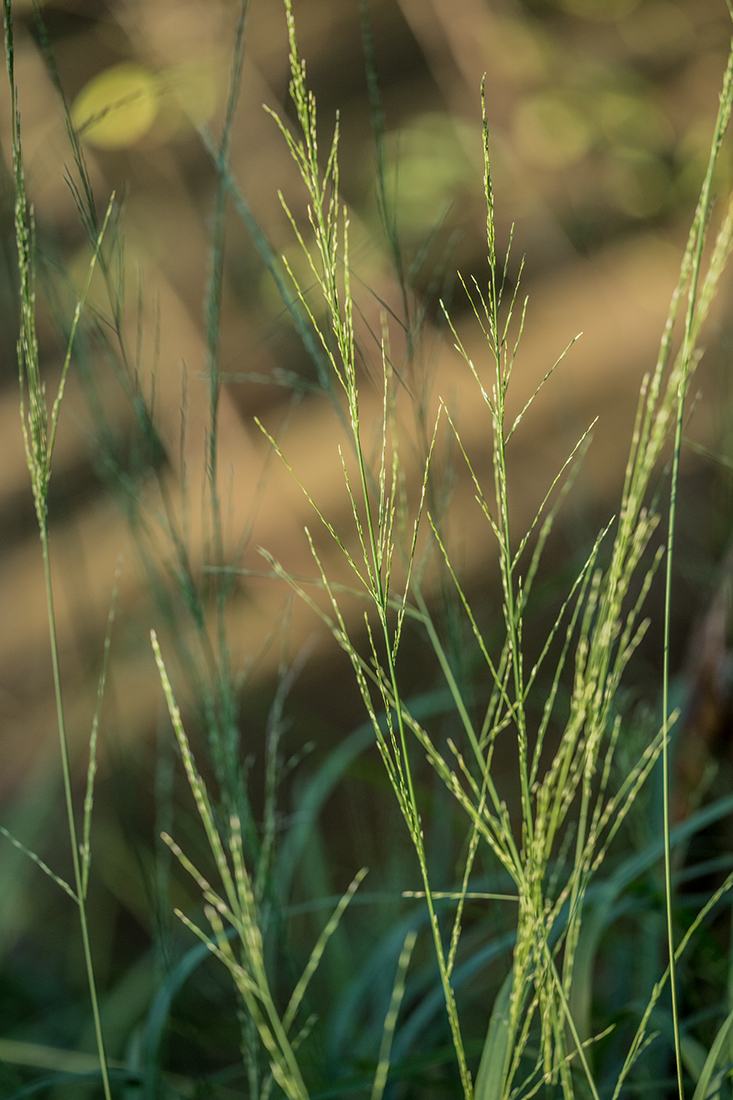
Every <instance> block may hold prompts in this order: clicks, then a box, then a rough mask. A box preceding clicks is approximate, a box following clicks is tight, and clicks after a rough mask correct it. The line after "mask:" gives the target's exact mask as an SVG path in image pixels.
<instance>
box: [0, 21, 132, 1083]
mask: <svg viewBox="0 0 733 1100" xmlns="http://www.w3.org/2000/svg"><path fill="white" fill-rule="evenodd" d="M3 17H4V27H5V57H6V63H7V68H8V78H9V82H10V101H11V112H12V153H13V185H14V194H15V219H14V226H15V240H16V245H17V249H18V274H19V298H20V335H19V338H18V349H17V350H18V370H19V387H20V416H21V425H22V429H23V441H24V445H25V452H26V461H27V465H28V471H29V473H30V477H31V487H32V491H33V500H34V503H35V509H36V519H37V522H38V532H39V536H40V540H41V554H42V557H43V576H44V586H45V593H46V612H47V617H48V629H49V639H50V645H51V666H52V670H53V685H54V697H55V702H56V720H57V726H58V735H59V750H60V754H61V770H62V775H63V782H64V796H65V803H66V816H67V824H68V830H69V844H70V847H71V858H72V865H73V871H74V891H73V894H72V896H73V897H74V900H75V902H76V905H77V909H78V912H79V926H80V930H81V937H82V944H83V950H84V963H85V967H86V974H87V982H88V986H89V996H90V1001H91V1008H92V1016H93V1020H94V1032H95V1038H96V1042H97V1050H98V1054H99V1063H100V1070H101V1074H102V1084H103V1088H104V1094H105V1097H106V1098H107V1100H111V1092H110V1084H109V1075H108V1071H107V1057H106V1053H105V1047H104V1037H103V1034H102V1025H101V1019H100V1014H99V1001H98V997H97V987H96V982H95V978H94V965H93V961H92V952H91V943H90V937H89V923H88V920H87V910H86V892H87V878H88V867H89V820H90V814H91V807H92V790H91V787H92V785H93V770H92V769H93V765H92V763H91V760H90V777H89V785H88V790H87V797H86V799H85V808H84V842H85V843H84V849H83V853H82V852H80V848H79V842H78V839H77V827H76V813H75V806H74V798H73V792H72V787H71V765H70V760H69V742H68V736H67V731H66V718H65V715H64V705H63V697H62V690H61V673H60V669H59V649H58V635H57V630H56V614H55V606H54V595H53V585H52V580H51V555H50V549H49V531H48V493H49V486H50V480H51V464H52V458H53V449H54V443H55V439H56V431H57V428H58V423H59V415H60V412H61V402H62V399H63V394H64V387H65V384H66V378H67V375H68V372H69V367H70V364H71V355H72V349H73V342H74V337H75V335H76V331H77V327H78V324H79V318H80V316H81V312H82V309H83V307H84V303H85V301H86V298H87V295H88V292H89V287H90V285H91V281H92V276H93V274H94V269H95V266H96V263H97V259H98V257H99V252H100V249H101V247H102V239H103V236H104V232H105V230H106V228H107V223H108V221H109V218H110V215H111V212H112V205H113V202H114V195H113V196H112V198H111V200H110V203H109V205H108V207H107V212H106V214H105V218H104V221H103V223H102V226H101V229H100V230H99V233H98V236H97V239H96V244H95V247H94V251H93V254H92V257H91V260H90V262H89V267H88V271H87V278H86V283H85V286H84V289H83V291H82V294H81V296H80V297H79V299H78V301H77V305H76V309H75V311H74V317H73V321H72V325H71V331H70V335H69V340H68V344H67V348H66V354H65V356H64V361H63V364H62V368H61V376H60V379H59V383H58V389H57V392H56V397H55V399H54V402H53V405H52V407H51V414H50V420H49V414H48V408H47V405H46V392H45V383H44V381H43V380H42V378H41V368H40V360H39V351H38V340H37V336H36V297H35V277H34V249H35V233H34V222H33V214H32V211H29V209H28V200H27V197H26V190H25V177H24V172H23V160H22V146H21V122H20V108H19V105H18V96H17V88H16V84H15V67H14V41H13V22H12V11H11V0H3ZM26 395H27V411H26ZM90 751H91V752H92V753H93V752H94V751H95V744H94V734H93V741H92V745H91V746H90ZM54 877H55V876H54Z"/></svg>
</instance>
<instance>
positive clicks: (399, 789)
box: [271, 0, 472, 1097]
mask: <svg viewBox="0 0 733 1100" xmlns="http://www.w3.org/2000/svg"><path fill="white" fill-rule="evenodd" d="M285 10H286V18H287V25H288V38H289V45H290V69H291V83H290V94H291V98H292V100H293V103H294V105H295V109H296V113H297V116H298V121H299V124H300V127H301V132H302V139H296V138H295V137H293V136H292V135H291V133H290V131H289V130H288V129H287V128H286V127H285V125H284V124H283V123H282V122H281V121H280V119H279V118H277V116H274V117H275V120H276V122H277V123H278V125H279V127H280V130H281V132H282V134H283V135H284V137H285V140H286V142H287V144H288V147H289V149H290V152H291V155H292V157H293V159H294V161H295V162H296V164H297V166H298V169H299V171H300V174H301V177H302V179H303V181H304V183H305V185H306V188H307V190H308V193H309V195H310V200H311V201H310V205H309V207H308V218H309V221H310V225H311V229H312V231H313V237H314V246H313V248H310V247H309V246H308V245H307V244H306V241H305V239H304V237H303V235H302V233H301V231H300V229H299V228H298V226H297V223H296V220H295V218H294V216H293V215H292V213H291V211H290V209H289V208H288V206H287V204H286V203H285V201H284V199H283V197H282V195H281V196H280V197H281V202H282V205H283V208H284V210H285V212H286V214H287V216H288V218H289V220H290V222H291V225H292V227H293V230H294V232H295V235H296V237H297V239H298V241H299V243H300V245H301V247H302V249H303V252H304V255H305V257H306V259H307V260H308V262H309V264H310V267H311V271H312V273H313V275H314V277H315V279H316V282H317V284H318V286H319V288H320V290H321V293H322V295H323V299H324V303H325V305H326V309H327V314H328V324H329V327H330V333H331V334H332V336H333V338H334V339H335V344H336V348H335V350H334V349H333V348H332V346H331V341H330V339H329V337H328V336H327V335H326V332H325V331H324V330H323V329H322V328H321V326H320V322H319V321H318V319H317V318H316V316H315V314H314V312H313V309H312V307H311V305H310V304H309V302H308V300H307V299H306V297H305V295H304V293H303V292H302V290H301V288H300V286H299V284H298V281H297V279H296V278H295V276H294V275H293V273H292V270H290V268H288V270H289V273H290V275H291V278H292V279H293V283H294V286H295V288H296V291H297V293H298V295H299V297H300V299H301V302H302V304H303V306H304V308H305V310H306V312H307V314H308V315H309V317H310V319H311V323H312V324H313V327H314V329H315V331H316V333H317V335H318V337H319V338H320V340H321V343H322V345H323V347H324V351H325V353H326V355H327V357H328V359H329V361H330V363H331V365H332V367H333V370H334V372H335V374H336V377H337V379H338V381H339V382H340V384H341V387H342V389H343V391H344V394H345V397H346V401H347V405H348V412H349V422H350V428H351V434H352V438H353V443H354V453H355V457H356V462H357V466H358V477H359V490H360V501H361V508H359V507H358V506H357V502H356V497H355V495H354V492H353V491H352V487H351V485H350V482H349V475H348V472H347V468H346V464H345V462H344V460H343V457H342V465H343V471H344V478H345V483H346V487H347V491H348V493H349V497H350V500H351V505H352V510H353V516H354V522H355V525H356V530H357V533H358V537H359V542H360V547H361V551H362V557H363V563H364V571H363V572H362V571H361V568H360V567H358V566H357V565H356V563H355V562H354V560H353V558H352V557H351V556H350V554H348V552H346V549H345V547H344V545H343V543H342V542H341V540H340V539H339V538H338V536H337V535H336V533H335V531H334V530H333V528H332V527H331V525H330V524H329V523H328V522H327V521H325V520H324V522H325V524H326V527H327V529H328V530H329V532H330V533H331V535H332V536H333V537H334V538H335V539H336V541H337V543H338V544H339V546H340V547H341V548H342V550H344V552H345V553H346V554H347V559H348V560H349V562H350V564H351V566H352V568H353V569H354V571H355V573H356V576H357V578H358V580H359V582H360V584H361V585H363V586H364V588H365V589H366V590H367V592H368V593H369V595H370V597H371V599H372V602H373V604H374V606H375V609H376V612H377V616H378V619H379V626H380V634H381V643H382V649H383V652H382V654H381V659H380V656H379V655H378V654H377V649H376V646H375V641H374V638H373V636H372V633H371V629H370V628H369V625H368V621H367V627H368V629H369V637H370V646H371V648H372V652H373V658H374V662H375V668H376V669H377V670H380V669H381V667H382V665H381V662H382V661H384V662H385V667H384V672H383V674H378V676H377V685H378V688H379V691H380V694H381V695H382V698H383V701H384V705H385V713H386V715H387V720H388V724H389V736H390V740H391V749H390V748H388V747H387V743H384V742H382V741H381V733H380V731H379V726H378V723H377V722H376V716H375V715H374V712H373V709H372V706H371V702H370V701H369V689H368V687H367V684H366V680H365V678H364V675H363V671H362V668H361V662H360V660H359V658H358V657H357V655H356V653H355V651H354V650H353V647H349V648H348V649H347V652H349V655H350V657H351V659H352V664H353V665H354V671H355V673H356V676H357V682H358V683H359V687H360V690H361V692H362V695H363V697H364V700H365V703H366V704H367V708H368V711H369V713H370V714H371V715H372V718H373V720H374V722H375V731H376V732H377V737H378V741H379V742H380V747H381V748H382V755H383V759H384V760H385V764H386V765H387V768H388V772H389V774H390V779H391V782H392V785H393V789H394V790H395V794H396V795H397V798H398V803H399V805H400V808H401V810H402V813H403V815H404V817H405V820H406V822H407V825H408V829H409V833H410V836H411V838H412V841H413V845H414V846H415V850H416V853H417V856H418V862H419V866H420V873H421V877H422V879H423V886H424V890H425V896H426V899H427V905H428V909H429V914H430V923H431V929H432V933H433V939H434V943H435V949H436V956H437V960H438V966H439V970H440V976H441V983H442V985H443V991H444V996H445V1000H446V1007H447V1011H448V1018H449V1022H450V1027H451V1032H452V1037H453V1043H454V1046H455V1050H456V1055H457V1059H458V1064H459V1070H460V1074H461V1081H462V1087H463V1091H464V1095H465V1096H466V1097H470V1096H471V1095H472V1083H471V1077H470V1073H469V1070H468V1066H467V1062H466V1056H465V1051H464V1046H463V1040H462V1037H461V1031H460V1025H459V1021H458V1012H457V1007H456V1003H455V996H454V993H453V989H452V987H451V984H450V976H449V971H448V966H447V962H446V957H445V951H444V948H443V944H442V939H441V932H440V928H439V924H438V918H437V913H436V910H435V905H434V902H433V898H432V893H431V885H430V880H429V875H428V868H427V857H426V853H425V848H424V838H423V832H422V825H421V822H420V813H419V809H418V804H417V796H416V793H415V784H414V779H413V775H412V763H411V759H410V754H409V751H408V747H407V733H406V728H405V720H404V707H403V703H402V698H401V689H400V686H399V682H398V678H397V673H396V658H397V651H398V648H399V642H400V630H401V623H402V619H403V616H404V601H405V599H406V596H407V587H406V589H405V596H404V599H403V601H402V610H401V611H400V613H399V614H398V621H397V626H396V629H395V631H394V633H393V632H392V629H391V627H390V624H389V619H388V613H389V592H390V578H391V569H392V559H393V552H394V541H393V530H394V529H393V524H394V518H395V509H396V499H395V495H396V491H397V485H396V470H397V459H396V453H395V452H393V454H392V457H391V461H390V462H387V459H386V451H385V449H386V445H387V435H388V407H389V403H390V399H389V396H388V387H389V377H390V372H389V370H388V369H387V362H386V354H385V353H384V350H383V359H384V364H383V365H384V386H385V389H384V417H383V424H382V453H381V460H380V467H379V475H378V479H377V481H378V490H377V492H378V499H377V501H376V502H375V501H374V500H373V494H372V488H371V481H370V477H369V474H368V471H367V465H366V459H365V456H364V449H363V446H362V440H361V431H360V413H359V391H358V386H357V381H356V365H355V342H354V324H353V299H352V295H351V286H350V268H349V240H348V218H347V215H346V211H345V209H342V208H341V202H340V195H339V165H338V138H339V122H338V116H337V119H336V125H335V130H334V135H333V139H332V142H331V146H330V150H329V153H328V157H327V161H326V166H325V169H323V171H322V172H321V168H320V165H319V161H318V138H317V123H316V103H315V97H314V96H313V93H312V92H310V91H309V90H308V88H307V85H306V79H305V63H304V62H303V61H302V60H301V59H300V56H299V53H298V45H297V39H296V34H295V21H294V16H293V11H292V3H291V0H285ZM286 266H287V264H286ZM340 276H341V277H340ZM340 283H341V285H339V284H340ZM436 427H437V426H436ZM271 441H272V442H273V443H274V440H271ZM388 470H389V472H390V474H391V480H390V481H389V483H388ZM426 483H427V468H426V474H425V479H424V482H423V499H424V490H425V486H426ZM312 503H313V502H312ZM314 506H315V505H314ZM316 510H317V509H316ZM375 512H376V516H377V519H376V523H375ZM319 515H320V513H319ZM321 518H322V519H324V517H322V516H321ZM416 531H417V524H416V526H415V535H416ZM311 549H312V552H313V554H314V557H315V559H316V561H317V562H318V556H317V555H316V553H315V547H314V545H313V543H312V540H311ZM414 553H415V544H414V540H413V546H412V548H411V556H410V557H409V558H408V561H409V565H408V581H409V571H410V570H411V568H412V562H413V560H414ZM319 569H320V571H321V575H322V579H323V581H324V584H325V585H326V587H328V585H327V580H326V577H325V574H324V573H323V569H322V567H321V566H320V565H319ZM330 598H331V602H332V605H333V607H334V611H335V612H336V616H337V619H339V621H340V631H341V633H342V636H344V637H346V630H345V627H344V625H343V620H342V619H341V617H340V612H339V610H338V605H337V603H336V601H335V599H334V597H333V594H332V593H330ZM393 721H394V723H395V725H396V731H395V730H393V728H392V722H393ZM395 732H396V739H395Z"/></svg>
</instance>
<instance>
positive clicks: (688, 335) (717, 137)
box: [662, 48, 733, 1100]
mask: <svg viewBox="0 0 733 1100" xmlns="http://www.w3.org/2000/svg"><path fill="white" fill-rule="evenodd" d="M732 109H733V48H732V50H731V53H730V55H729V58H728V65H727V67H726V70H725V75H724V78H723V88H722V91H721V94H720V106H719V108H718V117H717V119H716V123H715V130H714V132H713V138H712V142H711V147H710V156H709V158H708V165H707V171H706V173H705V179H704V181H703V185H702V190H701V192H700V200H699V203H698V208H697V211H696V213H695V220H694V222H693V226H692V231H691V235H690V242H689V245H688V251H689V253H690V255H691V270H690V276H689V287H688V290H687V309H686V311H685V328H684V336H683V342H682V348H681V351H680V359H681V364H682V369H681V371H680V377H679V384H678V388H677V400H676V406H677V408H676V419H675V429H674V447H673V452H672V472H671V480H670V493H669V513H668V515H669V521H668V528H667V561H666V571H665V584H664V638H663V649H664V660H663V672H662V714H663V723H664V730H663V739H662V770H663V777H662V792H663V815H664V892H665V910H666V922H667V945H668V953H669V987H670V994H671V999H672V1027H673V1032H674V1046H675V1063H676V1070H677V1091H678V1095H679V1100H684V1084H683V1079H682V1049H681V1043H680V1023H679V1007H678V1003H677V978H676V963H675V939H674V894H673V888H672V856H671V849H670V839H669V830H670V794H669V787H670V760H669V734H670V728H671V717H670V706H669V645H670V633H671V611H672V573H673V560H674V557H673V551H674V537H675V524H676V520H677V488H678V482H679V468H680V452H681V448H682V423H683V413H684V407H685V399H686V396H687V386H688V381H689V376H690V368H691V364H692V358H693V355H694V354H695V349H696V338H697V332H698V329H699V325H697V324H696V320H697V314H698V312H699V296H700V293H701V292H702V297H703V299H705V298H707V300H708V301H709V300H710V298H711V297H712V293H713V292H714V288H715V285H716V284H717V280H718V278H719V276H720V273H721V272H722V269H723V267H724V266H725V263H726V261H727V259H728V256H729V254H730V250H731V244H732V243H733V204H731V203H729V207H728V211H727V215H726V218H725V220H724V223H723V227H722V229H721V230H720V233H719V234H718V239H717V242H716V248H715V251H714V254H713V257H712V260H711V263H710V268H709V276H708V280H707V285H703V287H702V288H701V287H700V279H701V270H702V258H703V248H704V245H705V238H706V227H707V221H708V217H709V210H710V205H711V197H712V187H713V174H714V171H715V167H716V164H717V160H718V154H719V152H720V147H721V144H722V141H723V137H724V135H725V131H726V129H727V127H728V122H729V121H730V116H731V110H732Z"/></svg>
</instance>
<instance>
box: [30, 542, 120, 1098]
mask: <svg viewBox="0 0 733 1100" xmlns="http://www.w3.org/2000/svg"><path fill="white" fill-rule="evenodd" d="M40 535H41V550H42V553H43V575H44V581H45V587H46V612H47V615H48V632H49V637H50V641H51V665H52V668H53V687H54V695H55V698H56V719H57V724H58V731H59V749H60V752H61V771H62V774H63V777H64V795H65V800H66V817H67V821H68V826H69V842H70V844H71V858H72V863H73V867H74V886H75V889H76V896H75V898H74V900H75V901H76V904H77V906H78V908H79V925H80V927H81V938H82V943H83V945H84V965H85V967H86V973H87V984H88V986H89V999H90V1001H91V1005H92V1017H93V1019H94V1035H95V1038H96V1042H97V1051H98V1053H99V1065H100V1069H101V1072H102V1087H103V1089H104V1095H105V1100H112V1093H111V1091H110V1084H109V1073H108V1070H107V1054H106V1051H105V1046H104V1035H103V1033H102V1021H101V1018H100V1014H99V1000H98V997H97V983H96V981H95V978H94V963H93V961H92V950H91V943H90V939H89V921H88V920H87V908H86V899H85V893H86V891H85V888H84V882H83V880H82V870H81V862H80V859H79V844H78V841H77V835H76V821H75V817H74V796H73V792H72V790H71V766H70V763H69V743H68V738H67V735H66V719H65V717H64V706H63V699H62V695H61V674H60V671H59V653H58V638H57V634H56V615H55V612H54V600H53V588H52V584H51V561H50V556H49V548H48V527H47V525H46V524H45V522H44V523H42V524H41V525H40Z"/></svg>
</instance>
